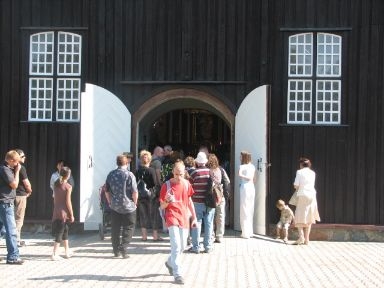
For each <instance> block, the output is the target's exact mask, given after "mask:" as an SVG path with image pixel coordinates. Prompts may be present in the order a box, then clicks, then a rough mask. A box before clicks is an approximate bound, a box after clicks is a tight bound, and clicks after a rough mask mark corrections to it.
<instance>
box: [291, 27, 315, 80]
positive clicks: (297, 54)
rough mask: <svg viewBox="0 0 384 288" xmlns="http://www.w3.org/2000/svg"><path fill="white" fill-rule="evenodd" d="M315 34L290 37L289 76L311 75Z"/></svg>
mask: <svg viewBox="0 0 384 288" xmlns="http://www.w3.org/2000/svg"><path fill="white" fill-rule="evenodd" d="M312 54H313V35H312V33H306V34H299V35H293V36H290V37H289V63H288V66H289V69H288V73H289V76H297V77H302V76H311V75H312V70H313V68H312V67H313V65H312V61H313V59H312V58H313V57H312Z"/></svg>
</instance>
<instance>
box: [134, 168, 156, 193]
mask: <svg viewBox="0 0 384 288" xmlns="http://www.w3.org/2000/svg"><path fill="white" fill-rule="evenodd" d="M136 177H137V178H138V180H137V191H138V192H139V199H152V198H153V197H154V196H155V191H154V189H153V187H151V188H148V185H147V183H146V181H147V182H148V183H149V186H151V185H153V183H152V182H153V181H149V179H151V178H152V176H151V175H150V174H149V173H148V171H147V170H146V169H145V168H140V169H139V170H138V171H137V173H136ZM144 178H145V179H146V181H144Z"/></svg>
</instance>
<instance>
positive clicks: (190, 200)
mask: <svg viewBox="0 0 384 288" xmlns="http://www.w3.org/2000/svg"><path fill="white" fill-rule="evenodd" d="M188 208H189V212H190V213H191V215H192V216H191V217H192V219H191V227H196V225H197V220H196V212H195V205H193V202H192V198H191V197H189V201H188Z"/></svg>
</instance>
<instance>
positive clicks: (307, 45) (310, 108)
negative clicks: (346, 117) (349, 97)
mask: <svg viewBox="0 0 384 288" xmlns="http://www.w3.org/2000/svg"><path fill="white" fill-rule="evenodd" d="M314 39H316V41H314ZM315 45H316V46H315ZM314 48H316V49H314ZM341 58H342V37H341V36H339V35H335V34H330V33H300V34H295V35H292V36H290V37H289V40H288V88H287V123H288V124H304V125H310V124H323V125H339V124H341V88H342V87H341V76H342V75H341V67H342V66H341ZM314 71H315V73H314ZM314 74H315V75H314ZM303 83H305V85H303ZM308 83H311V85H310V90H309V89H308V87H309V86H308V85H309V84H308ZM309 99H310V100H309ZM308 101H310V103H309V102H308Z"/></svg>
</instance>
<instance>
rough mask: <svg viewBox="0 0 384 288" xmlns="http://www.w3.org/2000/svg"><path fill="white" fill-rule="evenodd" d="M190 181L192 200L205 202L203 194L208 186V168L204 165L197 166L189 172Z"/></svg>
mask: <svg viewBox="0 0 384 288" xmlns="http://www.w3.org/2000/svg"><path fill="white" fill-rule="evenodd" d="M190 176H191V178H190V181H191V183H192V187H193V191H195V194H193V196H192V201H193V202H195V203H205V196H206V194H207V190H208V188H209V181H210V180H209V178H210V176H209V168H207V167H205V166H200V167H197V168H196V169H195V170H194V171H193V172H192V173H191V174H190Z"/></svg>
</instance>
